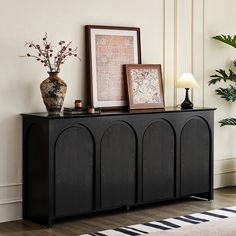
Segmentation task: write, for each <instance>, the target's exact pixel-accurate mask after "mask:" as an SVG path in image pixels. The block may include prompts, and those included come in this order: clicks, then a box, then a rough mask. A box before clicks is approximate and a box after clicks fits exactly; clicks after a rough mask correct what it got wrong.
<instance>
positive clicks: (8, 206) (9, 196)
mask: <svg viewBox="0 0 236 236" xmlns="http://www.w3.org/2000/svg"><path fill="white" fill-rule="evenodd" d="M19 219H22V183H10V184H1V185H0V222H6V221H13V220H19Z"/></svg>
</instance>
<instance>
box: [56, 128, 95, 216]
mask: <svg viewBox="0 0 236 236" xmlns="http://www.w3.org/2000/svg"><path fill="white" fill-rule="evenodd" d="M93 169H94V142H93V138H92V136H91V134H90V132H89V131H88V130H87V129H86V128H85V127H83V126H82V125H76V126H73V127H69V128H67V129H66V130H64V131H63V132H62V133H61V134H60V136H59V137H58V139H57V142H56V144H55V215H56V216H57V217H59V216H67V215H74V214H78V213H80V212H81V213H82V212H86V211H90V210H92V209H93V200H94V199H93V195H94V189H93V184H94V183H93V178H94V173H93Z"/></svg>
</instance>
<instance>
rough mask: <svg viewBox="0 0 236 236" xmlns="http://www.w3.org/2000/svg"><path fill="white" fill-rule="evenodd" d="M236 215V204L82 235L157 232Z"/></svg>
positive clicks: (122, 234)
mask: <svg viewBox="0 0 236 236" xmlns="http://www.w3.org/2000/svg"><path fill="white" fill-rule="evenodd" d="M235 216H236V206H232V207H225V208H221V209H216V210H211V211H205V212H202V213H194V214H191V215H185V216H179V217H175V218H167V219H164V220H158V221H151V222H147V223H143V224H136V225H130V226H124V227H120V228H115V229H108V230H103V231H99V232H95V233H90V234H82V235H80V236H137V235H141V234H149V233H155V232H158V231H163V230H169V229H176V228H180V227H184V226H189V225H194V224H201V223H204V222H210V221H215V220H220V219H225V218H229V217H235Z"/></svg>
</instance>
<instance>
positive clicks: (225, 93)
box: [216, 85, 236, 102]
mask: <svg viewBox="0 0 236 236" xmlns="http://www.w3.org/2000/svg"><path fill="white" fill-rule="evenodd" d="M216 94H217V95H219V96H220V97H221V98H224V99H225V100H226V101H227V102H229V101H231V102H234V101H235V100H236V88H235V87H234V86H232V85H230V86H229V87H228V88H218V89H216Z"/></svg>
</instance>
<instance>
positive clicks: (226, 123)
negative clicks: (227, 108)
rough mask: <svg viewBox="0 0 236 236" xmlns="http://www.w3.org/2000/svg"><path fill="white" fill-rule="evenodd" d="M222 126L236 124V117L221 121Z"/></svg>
mask: <svg viewBox="0 0 236 236" xmlns="http://www.w3.org/2000/svg"><path fill="white" fill-rule="evenodd" d="M219 123H220V127H222V126H226V125H236V119H235V118H226V119H223V120H221V121H219Z"/></svg>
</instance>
